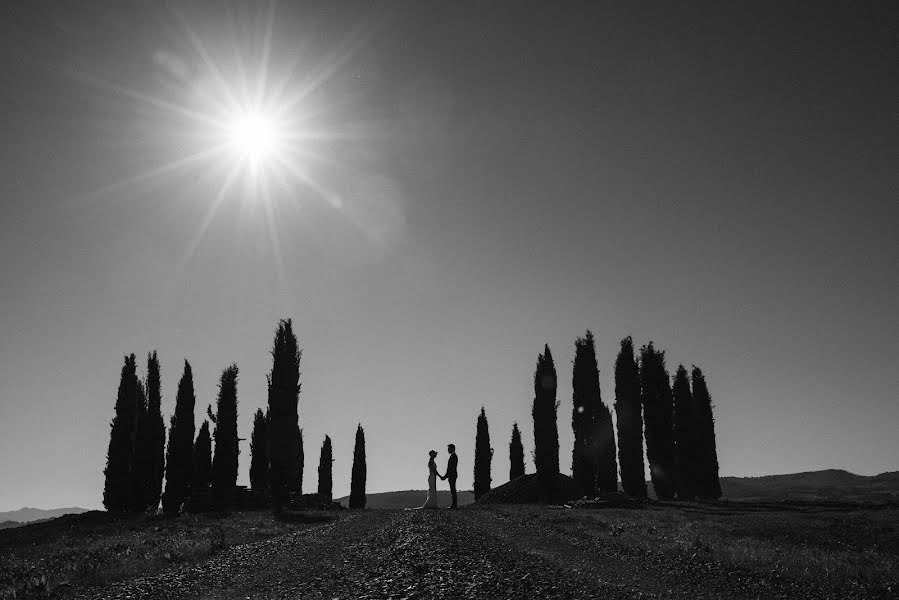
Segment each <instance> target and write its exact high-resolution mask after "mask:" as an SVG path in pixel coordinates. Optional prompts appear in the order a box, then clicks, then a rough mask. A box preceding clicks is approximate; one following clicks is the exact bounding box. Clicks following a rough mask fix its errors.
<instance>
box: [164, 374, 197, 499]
mask: <svg viewBox="0 0 899 600" xmlns="http://www.w3.org/2000/svg"><path fill="white" fill-rule="evenodd" d="M195 404H196V397H195V396H194V376H193V371H192V370H191V368H190V363H189V362H187V361H186V360H185V361H184V373H183V374H182V375H181V380H180V381H179V382H178V394H177V395H176V396H175V413H174V414H173V415H172V418H171V420H170V422H169V445H168V448H167V449H166V455H165V492H164V493H163V495H162V510H163V511H164V512H166V513H168V514H178V511H179V510H180V509H181V505H182V504H183V503H184V502H186V501H187V500H188V499H189V498H190V484H191V480H192V479H193V445H194V430H195V428H196V426H195V424H194V405H195Z"/></svg>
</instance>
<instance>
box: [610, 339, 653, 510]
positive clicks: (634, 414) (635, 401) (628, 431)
mask: <svg viewBox="0 0 899 600" xmlns="http://www.w3.org/2000/svg"><path fill="white" fill-rule="evenodd" d="M615 415H616V417H617V421H618V459H619V462H620V463H621V487H623V488H624V493H625V494H627V495H628V496H631V497H632V498H646V472H645V470H644V468H643V409H642V408H641V406H640V373H639V370H638V368H637V360H636V358H635V357H634V342H633V340H632V339H631V338H630V336H628V337H626V338H624V339H623V340H621V351H620V352H619V353H618V358H617V359H616V360H615Z"/></svg>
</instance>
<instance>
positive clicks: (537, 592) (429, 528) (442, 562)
mask: <svg viewBox="0 0 899 600" xmlns="http://www.w3.org/2000/svg"><path fill="white" fill-rule="evenodd" d="M621 550H622V549H621V548H619V547H614V546H612V545H611V544H608V543H602V540H600V539H599V538H597V537H596V536H593V535H591V532H590V531H589V530H586V529H584V530H583V531H578V530H575V531H574V532H572V531H570V530H567V529H566V530H565V531H564V532H563V531H561V530H560V529H559V528H558V527H554V526H553V525H552V522H551V521H549V520H547V519H543V518H539V514H538V513H529V512H528V511H521V510H505V509H502V508H494V509H475V510H468V509H464V510H459V511H446V510H439V511H427V510H416V511H376V510H372V511H363V512H356V511H352V512H350V511H346V512H343V513H341V514H340V518H339V519H337V520H336V521H333V522H330V523H326V524H323V525H320V526H315V527H312V528H309V529H306V530H303V531H298V532H295V533H291V534H288V535H285V536H282V537H278V538H274V539H270V540H266V541H263V542H257V543H252V544H246V545H243V546H237V547H234V548H231V549H229V550H226V551H224V552H222V553H221V554H219V555H217V556H215V557H213V558H211V559H209V560H208V561H206V562H204V563H201V564H198V565H193V566H183V567H180V568H174V569H170V570H168V571H166V572H164V573H160V574H157V575H154V576H150V577H144V578H138V579H132V580H129V581H127V582H122V583H118V584H114V585H111V586H108V587H106V588H104V589H102V590H100V591H99V592H94V593H91V594H89V595H85V596H82V597H84V598H104V599H112V598H117V599H118V598H128V599H132V600H138V599H141V598H170V599H172V600H176V599H179V598H190V599H195V598H198V599H220V598H237V599H276V598H277V599H280V598H284V599H299V598H302V599H319V598H324V599H328V600H331V599H344V598H346V599H349V598H379V599H380V598H387V599H399V598H478V599H484V598H548V599H553V598H603V599H610V600H614V599H619V598H620V599H625V598H627V599H630V598H685V599H686V598H690V599H694V598H853V597H857V598H868V597H871V596H870V595H866V593H864V592H863V591H861V590H859V593H858V595H856V594H853V593H852V591H851V590H848V591H847V590H841V591H840V592H839V593H836V592H834V591H831V590H824V589H813V588H810V587H808V586H799V585H797V584H795V583H794V582H791V581H789V580H786V579H783V578H780V579H779V578H778V577H777V576H775V575H772V576H770V577H767V576H759V575H758V574H751V573H743V572H740V571H737V570H733V569H730V570H728V569H725V568H723V567H721V566H720V565H716V564H715V563H707V562H706V563H703V562H697V561H695V560H694V559H693V558H692V557H687V556H669V555H662V554H660V553H659V554H657V553H653V552H651V551H642V550H638V549H631V550H632V551H631V552H630V553H629V554H622V551H621Z"/></svg>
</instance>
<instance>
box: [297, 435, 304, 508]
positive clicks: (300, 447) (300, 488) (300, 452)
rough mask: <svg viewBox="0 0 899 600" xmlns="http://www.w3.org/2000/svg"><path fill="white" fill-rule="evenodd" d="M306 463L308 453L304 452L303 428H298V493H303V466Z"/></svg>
mask: <svg viewBox="0 0 899 600" xmlns="http://www.w3.org/2000/svg"><path fill="white" fill-rule="evenodd" d="M305 463H306V455H305V454H304V453H303V430H302V429H300V428H297V483H296V488H297V493H299V494H302V493H303V467H304V466H305Z"/></svg>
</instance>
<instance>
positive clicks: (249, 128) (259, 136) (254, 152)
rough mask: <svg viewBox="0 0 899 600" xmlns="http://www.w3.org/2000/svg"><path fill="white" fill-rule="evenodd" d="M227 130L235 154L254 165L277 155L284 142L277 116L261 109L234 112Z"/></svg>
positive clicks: (258, 164) (229, 119)
mask: <svg viewBox="0 0 899 600" xmlns="http://www.w3.org/2000/svg"><path fill="white" fill-rule="evenodd" d="M226 130H227V138H228V144H229V146H230V147H231V150H232V151H233V152H234V154H235V156H237V157H238V158H239V159H242V160H245V161H247V162H249V163H250V164H251V165H254V166H260V165H262V164H263V163H264V162H266V161H267V160H270V159H272V158H273V157H275V156H277V154H278V152H279V150H280V148H281V145H282V143H283V137H282V132H281V131H280V127H279V126H278V123H277V121H276V120H275V118H274V117H273V116H271V115H268V114H265V113H263V112H260V111H254V110H247V111H239V112H236V113H234V114H232V115H231V116H230V117H229V118H228V120H227V123H226Z"/></svg>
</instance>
